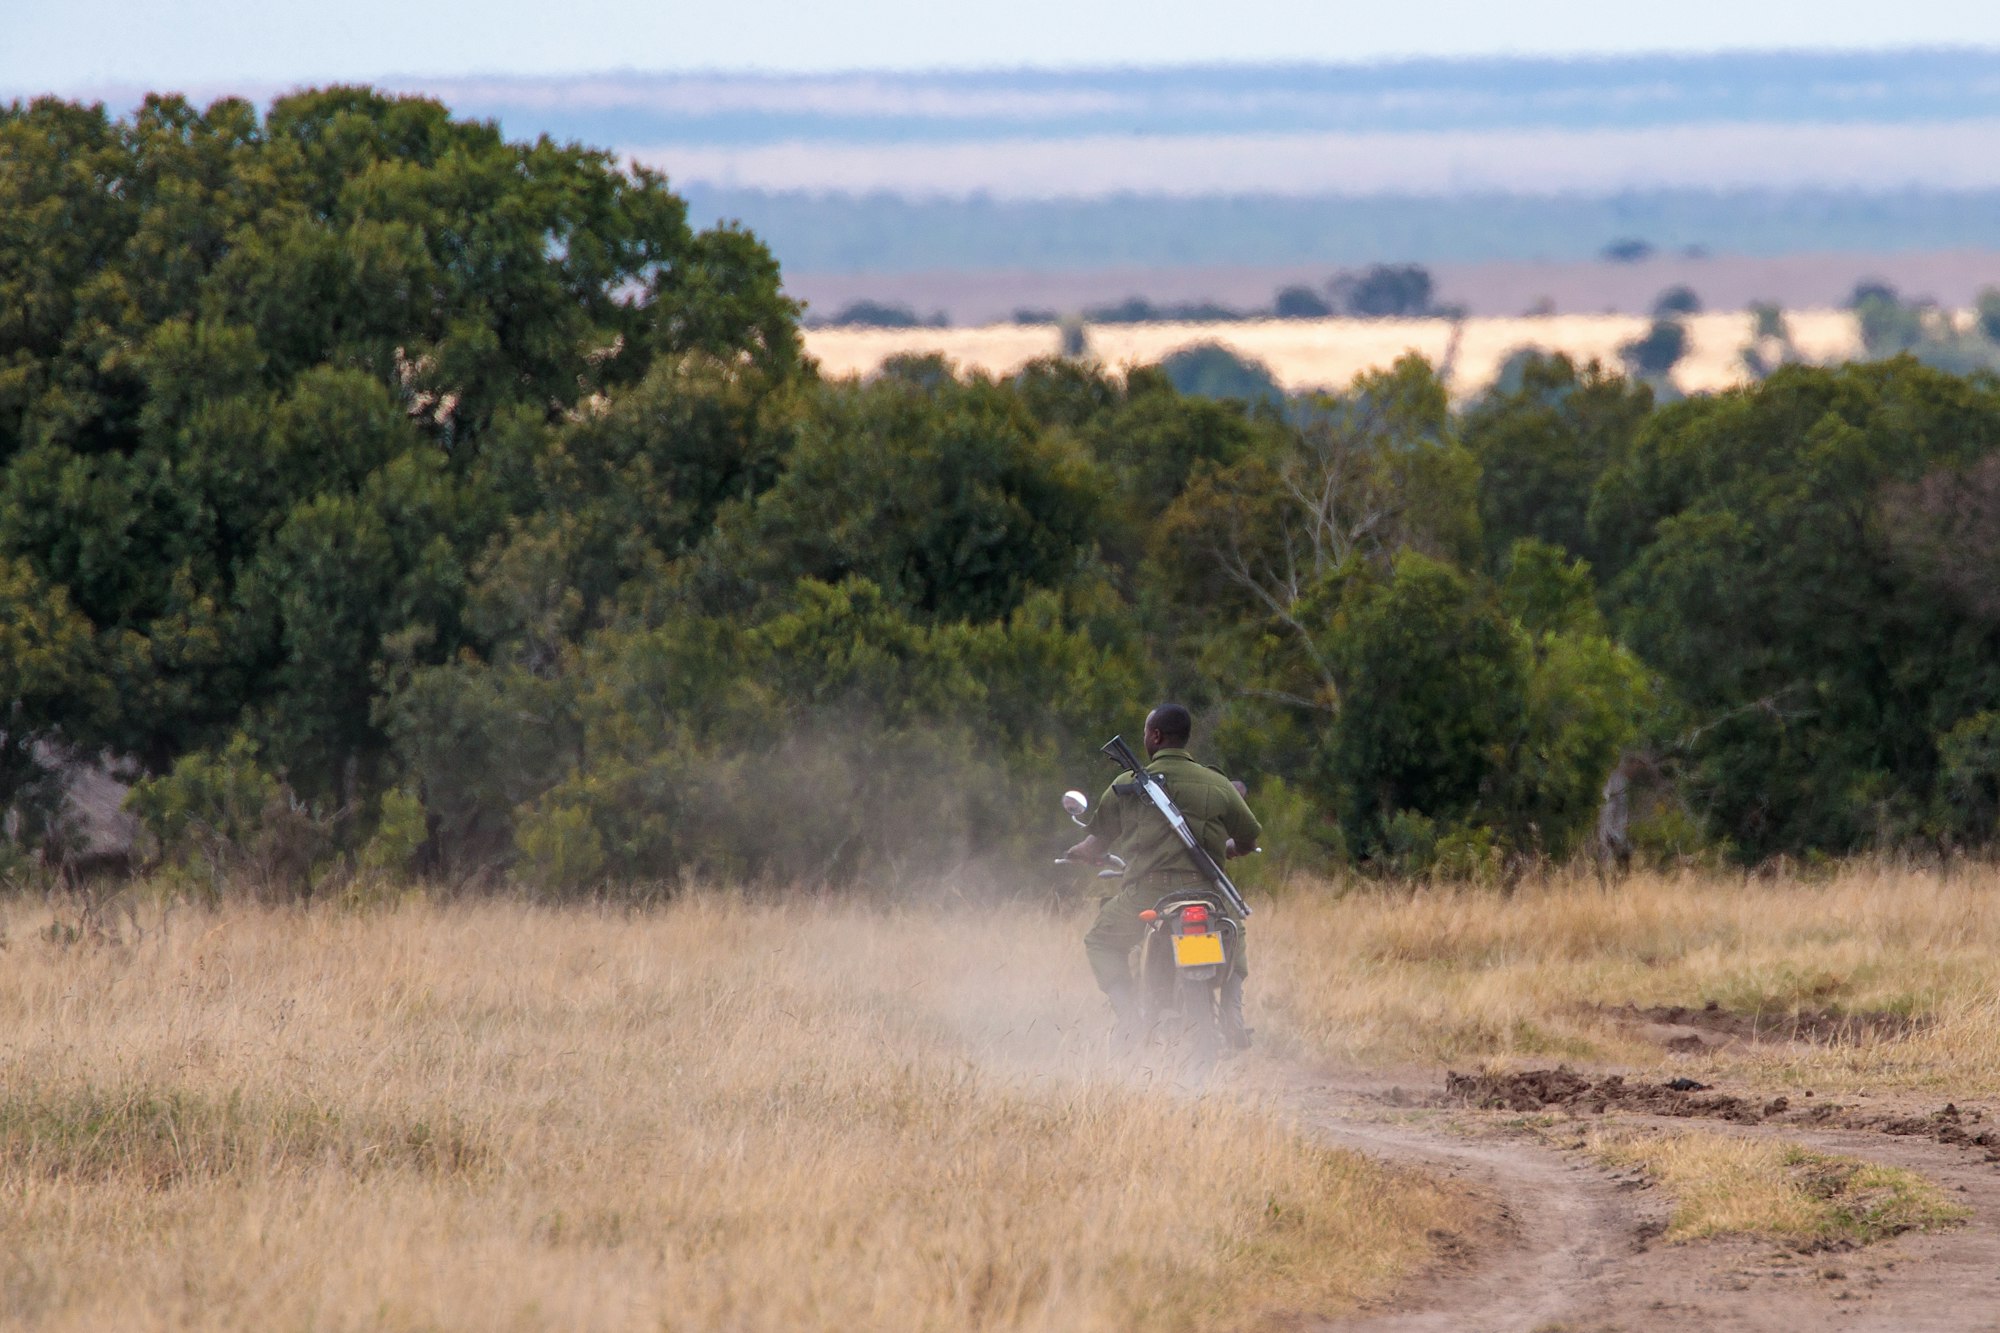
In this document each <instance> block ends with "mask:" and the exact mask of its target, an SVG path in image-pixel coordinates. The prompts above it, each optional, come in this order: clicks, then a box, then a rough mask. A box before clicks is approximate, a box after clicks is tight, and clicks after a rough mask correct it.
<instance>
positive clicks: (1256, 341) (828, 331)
mask: <svg viewBox="0 0 2000 1333" xmlns="http://www.w3.org/2000/svg"><path fill="white" fill-rule="evenodd" d="M1786 319H1787V321H1788V323H1789V327H1790V331H1791V336H1792V341H1793V344H1794V346H1795V347H1796V349H1797V352H1798V355H1799V356H1800V357H1802V358H1803V359H1805V360H1808V361H1840V360H1845V359H1848V358H1851V357H1853V356H1856V355H1858V354H1859V352H1860V337H1859V334H1858V331H1857V329H1856V327H1855V322H1854V316H1853V315H1852V314H1851V313H1850V312H1848V311H1845V310H1799V311H1790V312H1787V314H1786ZM1647 326H1648V321H1647V320H1644V319H1641V318H1638V317H1636V316H1631V315H1549V316H1541V317H1522V318H1516V319H1501V318H1491V319H1468V320H1465V321H1463V322H1458V323H1455V322H1453V321H1451V320H1444V319H1323V320H1312V319H1270V320H1245V321H1241V322H1230V323H1218V324H1178V323H1157V324H1095V325H1092V326H1090V328H1089V329H1088V331H1087V338H1088V342H1089V347H1088V350H1089V353H1090V355H1092V356H1094V357H1096V358H1097V359H1098V360H1099V361H1101V362H1103V363H1104V364H1105V365H1106V366H1109V367H1112V368H1122V367H1128V366H1134V365H1149V364H1152V363H1154V362H1157V361H1159V360H1160V359H1161V358H1163V357H1165V356H1167V355H1168V354H1169V353H1171V352H1174V351H1176V350H1177V349H1179V348H1182V347H1187V346H1190V345H1192V344H1195V343H1204V342H1212V343H1220V344H1221V345H1222V346H1224V347H1227V348H1229V349H1231V350H1232V351H1234V352H1236V353H1237V354H1239V355H1241V356H1245V357H1250V358H1253V359H1255V360H1258V361H1262V362H1263V363H1264V364H1265V365H1266V366H1268V367H1269V368H1270V370H1271V373H1272V375H1273V376H1275V377H1276V378H1277V381H1278V383H1279V384H1280V385H1281V386H1282V387H1283V388H1284V389H1286V390H1287V391H1288V392H1293V393H1301V392H1306V391H1309V390H1313V389H1341V388H1345V387H1346V386H1347V384H1348V383H1350V382H1351V381H1352V380H1353V378H1354V377H1355V376H1356V375H1358V374H1361V373H1362V372H1364V371H1367V370H1372V369H1379V368H1384V367H1387V366H1390V365H1393V364H1394V363H1395V361H1396V359H1397V358H1398V357H1401V356H1403V355H1405V354H1406V353H1409V352H1415V353H1417V354H1419V355H1421V356H1423V357H1425V358H1427V359H1428V360H1429V361H1430V362H1431V364H1432V365H1434V366H1440V367H1443V366H1446V365H1447V364H1448V365H1449V367H1450V370H1451V388H1452V391H1453V392H1454V393H1455V394H1457V395H1459V396H1461V397H1469V396H1471V395H1473V394H1476V393H1478V392H1479V391H1481V390H1482V389H1484V388H1486V387H1487V386H1488V385H1489V384H1491V383H1492V382H1493V380H1494V378H1495V376H1497V375H1498V374H1499V373H1500V367H1501V365H1502V364H1503V363H1504V362H1505V361H1506V360H1507V357H1508V356H1509V355H1510V354H1511V353H1513V352H1516V351H1519V350H1520V349H1522V348H1527V347H1533V348H1540V349H1543V350H1546V351H1551V352H1565V353H1567V354H1568V355H1569V356H1570V357H1571V358H1572V359H1574V360H1575V361H1577V362H1578V363H1579V364H1582V363H1584V362H1587V361H1598V362H1600V363H1602V364H1603V365H1605V366H1606V367H1610V368H1616V367H1618V366H1619V365H1620V364H1621V362H1620V358H1619V350H1618V349H1619V348H1620V347H1621V346H1623V345H1624V344H1626V343H1628V342H1631V341H1633V340H1634V339H1636V338H1639V337H1641V336H1643V335H1644V333H1645V332H1646V329H1647ZM1687 326H1688V352H1687V356H1686V358H1685V359H1684V360H1683V361H1682V362H1681V363H1680V364H1679V365H1678V366H1676V367H1675V370H1674V383H1675V384H1676V385H1677V386H1679V388H1680V389H1682V390H1683V391H1684V392H1688V393H1698V392H1714V391H1716V390H1720V389H1726V388H1730V387H1732V386H1734V385H1738V384H1743V383H1747V382H1748V381H1749V379H1750V378H1751V377H1750V372H1749V370H1748V368H1747V367H1746V366H1745V365H1744V362H1743V349H1744V348H1745V347H1746V346H1748V345H1749V343H1750V339H1751V332H1752V320H1751V316H1750V315H1748V314H1747V313H1744V312H1742V311H1734V312H1722V313H1715V314H1704V315H1696V316H1693V317H1692V318H1690V319H1689V320H1688V321H1687ZM805 339H806V349H807V350H808V351H809V352H810V353H811V354H812V355H813V356H815V357H817V358H818V359H819V362H820V366H821V368H822V370H823V371H824V372H825V373H827V374H829V375H867V374H870V373H872V372H874V371H875V370H877V369H878V368H880V366H881V364H882V363H883V362H884V361H885V360H887V359H888V358H889V357H892V356H900V355H905V354H910V353H917V354H923V353H930V352H941V353H943V354H944V355H945V356H947V357H949V358H951V360H952V361H953V362H954V363H955V364H957V365H958V366H959V367H960V368H961V369H963V370H978V371H984V372H986V373H988V374H992V375H1007V374H1012V373H1013V372H1014V371H1016V370H1019V369H1020V368H1021V367H1022V366H1023V365H1025V364H1026V363H1027V362H1029V361H1031V360H1033V359H1035V358H1036V357H1040V356H1052V355H1054V354H1055V353H1056V351H1057V350H1058V348H1059V347H1060V345H1061V333H1060V331H1059V330H1058V329H1056V328H1054V327H1052V326H1049V325H1039V324H1025V325H1023V324H995V325H990V326H988V327H984V328H948V329H855V328H820V329H808V330H807V331H806V334H805Z"/></svg>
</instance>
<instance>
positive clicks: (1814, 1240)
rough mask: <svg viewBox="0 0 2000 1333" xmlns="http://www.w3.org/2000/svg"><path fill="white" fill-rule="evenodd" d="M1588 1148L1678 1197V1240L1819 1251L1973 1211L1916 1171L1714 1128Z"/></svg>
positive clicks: (1673, 1233) (1603, 1138) (1672, 1233)
mask: <svg viewBox="0 0 2000 1333" xmlns="http://www.w3.org/2000/svg"><path fill="white" fill-rule="evenodd" d="M1588 1150H1589V1152H1590V1154H1591V1155H1592V1156H1593V1157H1596V1158H1597V1159H1598V1160H1599V1161H1602V1162H1604V1163H1606V1164H1608V1165H1610V1166H1615V1167H1622V1168H1627V1169H1636V1170H1638V1171H1641V1172H1643V1173H1644V1174H1645V1175H1646V1176H1647V1177H1649V1178H1650V1179H1652V1180H1653V1181H1655V1182H1657V1183H1658V1184H1659V1185H1660V1187H1661V1188H1663V1189H1664V1190H1665V1191H1666V1192H1667V1193H1668V1194H1669V1195H1671V1196H1672V1197H1673V1200H1674V1206H1673V1214H1672V1216H1671V1217H1670V1218H1669V1220H1668V1222H1667V1230H1666V1235H1665V1239H1667V1240H1669V1241H1690V1240H1705V1239H1707V1238H1709V1237H1711V1236H1757V1237H1763V1238H1767V1239H1772V1240H1784V1241H1791V1242H1794V1243H1797V1244H1801V1245H1806V1246H1811V1247H1825V1246H1830V1245H1839V1244H1844V1243H1845V1244H1855V1245H1865V1244H1867V1243H1868V1242H1870V1241H1875V1240H1881V1239H1883V1238H1884V1237H1887V1236H1894V1235H1898V1234H1900V1233H1902V1232H1905V1231H1935V1230H1937V1229H1938V1228H1940V1227H1947V1226H1950V1225H1952V1224H1954V1223H1957V1222H1962V1221H1964V1220H1965V1219H1966V1218H1968V1217H1970V1216H1971V1215H1972V1210H1971V1209H1969V1208H1965V1207H1961V1206H1959V1205H1957V1204H1953V1203H1951V1202H1949V1201H1947V1200H1946V1198H1945V1196H1944V1193H1943V1192H1942V1191H1941V1190H1940V1189H1939V1188H1938V1187H1937V1186H1936V1185H1934V1184H1932V1183H1931V1182H1930V1181H1928V1180H1925V1179H1924V1178H1923V1177H1921V1176H1918V1175H1916V1174H1915V1173H1913V1172H1910V1171H1904V1170H1901V1169H1900V1168H1897V1167H1892V1166H1881V1165H1879V1164H1877V1163H1873V1162H1863V1161H1859V1160H1857V1159H1855V1158H1851V1157H1839V1156H1835V1155H1832V1154H1829V1153H1820V1152H1813V1151H1812V1150H1811V1149H1808V1148H1801V1147H1799V1146H1798V1145H1797V1144H1792V1143H1784V1142H1782V1141H1778V1140H1772V1139H1746V1138H1740V1137H1732V1136H1730V1135H1727V1134H1717V1133H1712V1132H1709V1131H1706V1130H1684V1131H1676V1132H1674V1133H1669V1134H1650V1135H1649V1134H1633V1133H1620V1132H1610V1133H1604V1132H1600V1133H1598V1134H1596V1135H1595V1136H1593V1138H1592V1140H1591V1142H1590V1144H1589V1148H1588Z"/></svg>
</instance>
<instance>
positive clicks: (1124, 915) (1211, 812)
mask: <svg viewBox="0 0 2000 1333" xmlns="http://www.w3.org/2000/svg"><path fill="white" fill-rule="evenodd" d="M1193 732H1194V719H1193V717H1192V715H1190V714H1189V712H1188V710H1187V709H1185V708H1183V707H1182V706H1181V705H1179V704H1172V703H1168V704H1161V705H1160V706H1159V707H1158V708H1155V709H1154V710H1153V711H1152V712H1151V713H1149V714H1147V716H1146V735H1145V743H1146V756H1147V761H1148V762H1147V764H1146V771H1147V772H1149V773H1152V774H1153V775H1154V776H1156V777H1158V778H1159V780H1160V783H1161V785H1162V786H1164V787H1165V788H1166V789H1167V795H1168V796H1169V797H1170V798H1171V799H1172V800H1173V803H1174V805H1175V806H1177V807H1178V808H1179V809H1180V812H1181V814H1182V815H1183V816H1184V817H1185V818H1186V819H1187V822H1188V826H1189V828H1190V829H1192V830H1193V832H1194V835H1195V838H1196V840H1197V841H1198V842H1200V844H1201V846H1202V849H1203V850H1204V851H1206V852H1207V853H1208V854H1209V855H1210V856H1211V857H1213V858H1214V860H1215V862H1216V864H1218V865H1220V864H1221V863H1222V861H1223V860H1224V858H1225V857H1229V856H1244V855H1248V854H1249V853H1250V852H1252V851H1254V850H1256V847H1257V837H1258V834H1259V833H1261V832H1262V825H1260V824H1259V823H1258V822H1257V816H1255V815H1253V814H1251V813H1250V807H1249V806H1248V805H1246V804H1245V803H1244V801H1243V794H1242V791H1241V789H1240V788H1238V786H1237V785H1236V784H1235V783H1232V782H1231V781H1230V780H1229V779H1228V778H1226V777H1224V776H1223V775H1222V774H1221V773H1220V772H1219V771H1217V770H1216V769H1213V768H1210V767H1207V766H1206V765H1204V764H1200V763H1197V762H1196V761H1195V758H1194V756H1193V755H1191V754H1189V753H1188V750H1187V744H1188V739H1189V737H1190V736H1192V735H1193ZM1121 788H1124V790H1121ZM1085 828H1086V829H1087V830H1088V832H1087V836H1085V838H1084V839H1083V841H1082V842H1079V843H1077V844H1076V845H1075V846H1074V847H1072V848H1070V849H1069V851H1068V852H1067V853H1065V855H1066V857H1067V858H1068V859H1070V860H1075V861H1088V862H1099V861H1102V860H1103V859H1104V854H1105V853H1106V852H1109V851H1111V850H1113V849H1114V848H1116V849H1117V851H1118V854H1119V855H1120V856H1122V857H1123V858H1124V859H1125V864H1126V869H1125V876H1124V883H1123V887H1122V888H1120V889H1119V891H1118V893H1117V895H1116V896H1114V897H1112V898H1109V899H1107V900H1106V901H1105V903H1104V906H1103V907H1102V908H1101V909H1100V910H1099V911H1098V914H1097V921H1096V922H1095V924H1093V925H1092V926H1091V928H1090V930H1089V931H1088V932H1087V933H1086V934H1085V935H1084V937H1083V947H1084V951H1085V952H1086V953H1087V954H1088V955H1089V956H1090V969H1091V971H1092V972H1094V973H1095V974H1096V976H1097V985H1098V987H1099V989H1101V990H1102V991H1103V992H1104V994H1105V995H1106V997H1108V998H1109V999H1110V1001H1111V1008H1112V1011H1113V1012H1114V1013H1116V1014H1117V1015H1118V1019H1119V1022H1120V1023H1121V1024H1125V1025H1130V1024H1132V1023H1135V1022H1136V1021H1137V1020H1138V1016H1139V997H1138V993H1137V990H1136V988H1135V987H1134V985H1133V981H1132V966H1131V953H1132V950H1133V948H1135V947H1136V946H1137V945H1138V944H1139V942H1140V941H1141V940H1142V939H1144V938H1145V934H1146V923H1145V922H1144V921H1143V920H1141V919H1140V916H1139V914H1140V913H1141V912H1144V911H1146V910H1147V909H1149V908H1151V907H1152V906H1153V904H1154V903H1155V902H1157V901H1158V900H1159V899H1160V898H1161V897H1162V896H1163V895H1165V894H1168V893H1171V892H1173V891H1174V890H1175V889H1177V888H1181V887H1183V886H1185V887H1187V888H1191V889H1192V888H1200V887H1205V886H1206V885H1207V880H1206V879H1205V878H1204V877H1203V875H1202V873H1201V871H1199V870H1197V869H1196V868H1195V866H1194V865H1193V863H1192V862H1191V861H1190V860H1189V855H1188V851H1187V848H1186V847H1185V846H1184V845H1183V844H1182V842H1181V841H1180V839H1179V837H1178V836H1176V834H1175V833H1174V831H1173V829H1172V828H1171V827H1170V826H1169V825H1168V824H1167V822H1166V820H1165V819H1163V818H1162V817H1161V815H1160V813H1159V811H1157V810H1156V809H1154V808H1153V806H1152V805H1151V804H1149V803H1148V802H1147V801H1146V799H1145V797H1143V796H1141V795H1139V794H1137V793H1135V792H1133V791H1132V790H1131V789H1130V788H1129V787H1128V786H1127V785H1126V784H1125V783H1124V782H1123V781H1120V782H1114V783H1113V784H1112V785H1111V786H1110V787H1108V788H1106V789H1105V792H1104V795H1103V796H1102V797H1100V798H1099V799H1098V802H1097V807H1096V809H1095V811H1094V812H1093V813H1092V814H1091V817H1090V822H1089V823H1088V824H1087V825H1085ZM1230 915H1231V916H1232V918H1233V919H1235V920H1236V923H1237V926H1238V928H1239V930H1238V936H1237V940H1238V943H1237V947H1236V949H1235V956H1234V957H1233V958H1232V959H1231V960H1230V969H1229V975H1228V976H1227V977H1226V978H1225V979H1224V981H1223V984H1222V1023H1223V1028H1224V1030H1225V1031H1226V1032H1227V1033H1228V1034H1229V1037H1230V1039H1231V1040H1232V1041H1233V1042H1235V1043H1236V1044H1237V1045H1247V1044H1248V1031H1247V1029H1246V1028H1245V1027H1244V1026H1243V981H1244V979H1245V978H1246V977H1247V976H1248V975H1249V968H1248V966H1247V964H1246V962H1245V958H1244V949H1243V944H1242V938H1243V937H1242V934H1241V927H1242V924H1243V922H1242V920H1241V918H1238V917H1235V914H1234V913H1233V912H1232V913H1231V914H1230Z"/></svg>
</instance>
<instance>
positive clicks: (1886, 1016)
mask: <svg viewBox="0 0 2000 1333" xmlns="http://www.w3.org/2000/svg"><path fill="white" fill-rule="evenodd" d="M1592 1012H1594V1013H1596V1014H1599V1015H1600V1016H1602V1017H1604V1018H1608V1019H1610V1020H1611V1021H1613V1022H1616V1023H1619V1024H1621V1025H1623V1026H1626V1027H1629V1028H1632V1029H1635V1030H1637V1031H1638V1032H1639V1034H1640V1035H1641V1036H1643V1037H1645V1038H1646V1039H1647V1040H1649V1041H1652V1042H1654V1043H1656V1044H1658V1045H1660V1046H1662V1047H1664V1048H1665V1049H1667V1050H1669V1051H1675V1052H1682V1053H1687V1054H1699V1053H1700V1052H1702V1051H1706V1050H1710V1049H1713V1048H1714V1047H1717V1046H1726V1045H1730V1044H1732V1043H1741V1044H1751V1043H1765V1044H1774V1045H1783V1044H1786V1043H1790V1042H1806V1043H1809V1044H1812V1045H1820V1046H1852V1045H1859V1044H1861V1043H1863V1042H1869V1041H1886V1040H1891V1039H1894V1038H1897V1037H1907V1036H1909V1035H1911V1034H1912V1033H1914V1032H1917V1031H1919V1030H1920V1029H1921V1028H1922V1027H1923V1026H1924V1021H1923V1020H1922V1019H1919V1018H1913V1017H1911V1016H1910V1015H1908V1014H1897V1013H1890V1012H1887V1011H1882V1010H1866V1011H1863V1012H1861V1013H1851V1014H1850V1013H1842V1012H1840V1011H1838V1010H1834V1009H1804V1010H1800V1011H1798V1012H1796V1013H1746V1012H1744V1011H1743V1010H1740V1009H1725V1008H1723V1007H1722V1006H1721V1005H1719V1004H1713V1003H1711V1004H1708V1005H1705V1006H1703V1007H1702V1008H1699V1009H1693V1008H1689V1007H1687V1006H1684V1005H1656V1006H1652V1007H1649V1008H1643V1009H1642V1008H1640V1007H1639V1006H1637V1005H1632V1004H1626V1005H1618V1006H1615V1007H1614V1006H1600V1007H1597V1008H1595V1009H1594V1010H1593V1011H1592Z"/></svg>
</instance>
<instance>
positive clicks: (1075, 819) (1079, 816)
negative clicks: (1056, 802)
mask: <svg viewBox="0 0 2000 1333" xmlns="http://www.w3.org/2000/svg"><path fill="white" fill-rule="evenodd" d="M1063 809H1065V810H1067V811H1069V817H1070V821H1071V822H1072V823H1074V824H1075V825H1076V826H1077V827H1078V828H1082V827H1083V817H1084V816H1085V815H1087V814H1089V813H1090V798H1089V797H1088V796H1085V795H1084V794H1083V793H1082V792H1080V791H1066V792H1064V793H1063Z"/></svg>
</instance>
